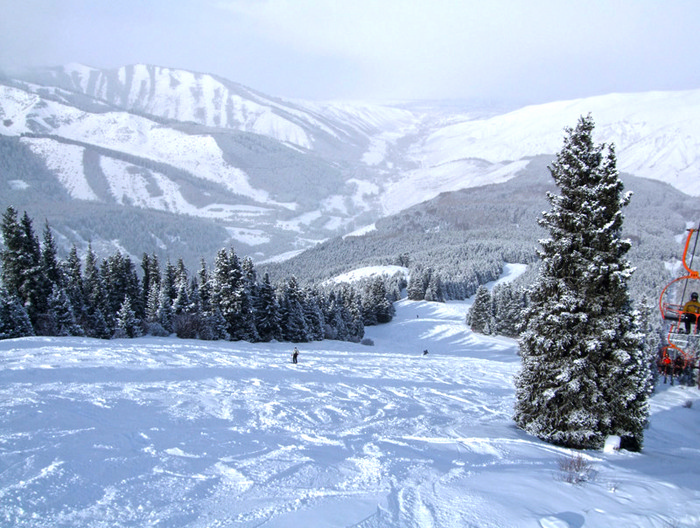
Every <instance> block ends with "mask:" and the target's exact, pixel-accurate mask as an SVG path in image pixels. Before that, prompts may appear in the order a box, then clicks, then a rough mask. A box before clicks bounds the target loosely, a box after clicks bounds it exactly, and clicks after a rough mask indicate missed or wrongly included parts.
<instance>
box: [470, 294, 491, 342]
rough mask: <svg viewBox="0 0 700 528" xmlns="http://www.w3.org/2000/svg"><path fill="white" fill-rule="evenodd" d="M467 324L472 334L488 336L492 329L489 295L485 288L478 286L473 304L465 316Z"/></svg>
mask: <svg viewBox="0 0 700 528" xmlns="http://www.w3.org/2000/svg"><path fill="white" fill-rule="evenodd" d="M467 324H468V325H469V328H470V329H471V331H472V332H477V333H479V334H486V335H489V334H491V332H492V328H493V317H492V313H491V293H490V292H489V290H488V288H486V286H479V288H478V289H477V290H476V296H475V297H474V304H472V307H471V308H470V309H469V313H468V314H467Z"/></svg>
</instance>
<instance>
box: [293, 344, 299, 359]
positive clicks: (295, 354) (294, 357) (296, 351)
mask: <svg viewBox="0 0 700 528" xmlns="http://www.w3.org/2000/svg"><path fill="white" fill-rule="evenodd" d="M297 357H299V349H298V348H297V347H294V352H292V363H296V362H297Z"/></svg>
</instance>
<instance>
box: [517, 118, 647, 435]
mask: <svg viewBox="0 0 700 528" xmlns="http://www.w3.org/2000/svg"><path fill="white" fill-rule="evenodd" d="M593 128H594V123H593V119H592V118H591V117H590V115H589V116H587V117H585V118H584V117H582V118H580V120H579V122H578V125H577V126H576V128H575V129H567V136H566V137H565V140H564V147H563V148H562V150H561V151H560V152H559V154H558V155H557V158H556V160H555V162H554V163H553V164H552V166H551V167H550V172H551V174H552V177H553V178H554V181H555V183H556V184H557V186H558V187H559V189H560V191H561V195H554V194H548V198H549V201H550V203H551V206H552V209H551V210H550V211H549V212H545V213H544V214H543V217H542V219H541V220H540V224H541V225H542V226H543V227H545V228H547V229H548V230H549V238H548V239H545V240H543V241H541V244H542V249H541V251H540V258H541V260H542V266H541V269H540V275H539V278H538V280H537V282H536V284H535V285H534V286H533V288H532V290H531V292H530V294H531V296H530V304H529V306H528V308H527V310H526V312H525V318H524V332H523V333H522V335H521V338H520V356H521V358H522V368H521V371H520V372H519V374H518V375H517V376H516V404H515V415H514V418H515V422H516V424H517V425H518V426H519V427H521V428H522V429H524V430H525V431H527V432H529V433H531V434H533V435H536V436H538V437H539V438H541V439H543V440H545V441H548V442H551V443H554V444H558V445H563V446H567V447H573V448H601V447H602V446H603V443H604V441H605V438H606V437H607V436H609V435H618V436H621V437H622V438H623V447H627V448H629V449H640V448H641V445H642V440H643V428H644V424H645V423H646V419H647V416H648V383H647V380H648V377H649V375H650V372H649V369H648V366H647V365H645V361H644V358H643V345H642V341H641V334H640V333H639V324H638V321H637V320H636V318H635V316H634V313H633V310H632V307H631V302H630V300H629V296H628V289H627V281H628V279H629V277H630V276H631V274H632V271H633V270H632V268H631V267H630V265H629V263H628V262H627V261H626V259H625V258H624V255H625V254H626V253H627V251H628V249H629V242H628V241H626V240H622V239H621V238H620V235H621V230H622V222H623V216H622V212H621V209H622V207H623V206H625V205H626V204H627V203H628V201H629V195H628V194H623V185H622V182H621V181H620V180H619V177H618V173H617V169H616V160H615V153H614V149H613V148H612V147H609V148H608V149H607V154H606V155H604V152H603V151H604V150H605V145H594V143H593V139H592V132H593Z"/></svg>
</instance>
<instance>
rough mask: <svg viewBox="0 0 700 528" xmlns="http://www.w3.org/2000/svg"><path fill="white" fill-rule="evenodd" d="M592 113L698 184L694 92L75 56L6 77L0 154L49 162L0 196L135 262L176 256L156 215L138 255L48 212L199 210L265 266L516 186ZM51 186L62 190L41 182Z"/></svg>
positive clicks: (636, 166)
mask: <svg viewBox="0 0 700 528" xmlns="http://www.w3.org/2000/svg"><path fill="white" fill-rule="evenodd" d="M591 109H592V110H591ZM586 110H588V111H592V113H593V117H594V119H595V120H596V124H597V132H596V134H597V137H598V138H599V140H600V141H605V142H609V141H613V142H615V145H616V148H617V155H618V167H619V168H620V170H621V171H624V172H629V173H632V174H635V175H638V176H645V177H648V178H652V179H657V180H661V181H666V182H668V183H669V184H671V185H673V186H674V187H676V188H678V189H680V190H682V191H684V192H686V193H688V194H691V195H698V194H700V182H696V181H695V180H696V178H694V175H695V174H697V170H698V169H700V157H699V156H698V155H697V154H696V152H697V151H698V147H700V144H699V142H700V140H698V139H697V138H698V137H700V134H697V132H698V131H699V130H700V90H690V91H684V92H649V93H645V94H610V95H608V96H599V97H596V98H590V99H579V100H574V101H560V102H555V103H549V104H545V105H536V106H528V107H524V108H520V109H515V110H510V111H507V112H505V113H496V114H495V115H493V114H492V113H489V112H487V111H484V110H483V108H482V109H479V111H471V109H470V108H468V107H465V108H464V110H463V111H459V109H455V108H454V107H449V108H445V107H440V106H439V105H438V106H436V107H434V108H433V109H432V110H431V106H430V105H409V104H405V103H395V104H393V106H392V105H376V104H368V103H362V102H354V103H351V102H311V101H288V100H285V99H282V98H276V97H272V96H267V95H265V94H262V93H260V92H257V91H255V90H253V89H250V88H247V87H244V86H243V85H240V84H237V83H235V82H233V81H229V80H227V79H223V78H220V77H217V76H213V75H209V74H204V73H194V72H187V71H184V70H177V69H173V68H165V67H159V66H147V65H132V66H125V67H121V68H117V69H113V70H98V69H95V68H90V67H87V66H82V65H77V64H72V65H67V66H64V67H58V68H46V69H35V70H33V71H32V72H31V73H28V74H24V75H17V76H15V77H12V78H10V77H8V76H7V75H6V76H4V77H2V78H1V79H0V139H2V138H4V139H3V141H4V142H5V151H6V152H7V153H8V156H9V157H10V158H12V157H13V156H15V157H17V159H18V160H23V161H22V163H25V164H29V165H32V166H34V165H35V164H37V163H38V164H43V165H44V169H43V170H41V171H38V172H39V173H40V174H41V181H34V180H31V182H30V179H27V177H26V175H23V174H22V170H21V163H19V161H17V162H15V161H13V160H12V159H9V160H5V161H3V162H0V165H1V166H0V168H2V169H3V170H2V171H1V172H0V187H1V188H2V189H3V190H4V191H5V192H3V193H2V195H3V197H4V198H2V199H0V202H1V203H0V206H2V207H6V206H7V205H10V204H12V205H14V206H15V207H17V208H19V209H22V208H26V209H28V210H29V211H30V213H32V214H33V215H34V216H35V217H39V218H43V217H46V218H47V219H49V221H50V222H51V224H52V226H53V227H54V228H55V229H56V230H57V231H59V232H60V234H61V236H62V237H63V238H65V241H66V243H76V244H77V245H78V246H79V247H84V246H85V245H86V244H87V242H88V241H93V242H97V241H100V242H101V243H104V245H105V247H108V246H109V245H110V244H111V245H112V246H113V247H121V248H129V249H128V251H129V252H131V253H133V252H134V251H137V254H136V256H138V255H140V254H141V253H142V252H143V251H146V252H149V253H150V252H151V251H154V252H156V253H160V254H161V256H168V255H167V253H168V252H167V248H166V249H164V248H163V247H162V246H164V245H166V246H167V244H164V243H163V240H166V239H167V237H165V236H164V233H162V232H150V229H151V227H150V226H149V225H148V222H147V221H146V224H144V225H141V226H137V229H142V230H143V231H144V236H141V237H139V238H140V239H141V240H142V241H144V240H148V239H150V240H151V241H150V242H146V243H145V244H144V247H143V248H140V249H139V250H136V249H135V247H134V244H133V243H130V241H128V240H116V241H114V240H112V241H110V239H107V238H105V237H104V236H103V234H101V233H100V232H99V231H97V230H93V229H91V228H89V226H87V227H86V228H82V229H80V228H79V229H75V226H73V227H69V226H68V225H66V224H63V223H62V222H63V219H62V218H63V217H62V218H61V219H59V218H58V217H57V216H56V215H53V214H52V210H53V209H54V208H55V207H56V205H55V202H56V200H58V199H61V200H69V201H71V202H72V203H74V205H75V208H76V211H77V212H79V214H82V215H83V216H85V215H86V213H85V211H88V210H90V211H91V214H100V208H101V207H106V206H107V205H109V207H121V208H123V209H124V210H125V211H126V212H127V215H126V216H131V217H136V216H138V217H139V218H147V217H148V215H149V214H150V212H153V213H155V212H159V214H166V215H171V216H172V218H173V226H174V228H175V230H177V225H178V223H179V222H180V221H184V219H186V218H188V219H192V220H194V219H199V220H197V221H198V222H201V225H202V226H203V227H202V228H203V229H204V231H203V232H202V233H201V235H200V236H199V238H200V240H198V241H197V244H196V245H197V246H198V247H202V245H204V247H216V246H218V247H223V246H225V245H235V246H236V247H237V248H238V250H239V252H242V253H246V254H249V255H250V256H251V257H252V258H254V259H256V260H264V259H268V258H271V257H274V256H275V255H279V254H282V253H286V252H291V251H300V250H303V249H305V248H309V247H313V246H314V245H316V244H318V243H319V242H322V241H324V240H328V239H331V238H333V237H336V236H341V235H346V234H348V233H350V232H353V231H354V230H356V229H360V228H362V227H363V226H368V225H372V224H373V223H374V222H375V221H377V220H379V219H381V218H383V217H387V216H389V215H392V214H396V213H399V212H401V211H403V210H406V209H408V208H409V207H411V206H414V205H417V204H419V203H421V202H426V201H429V200H432V199H434V198H436V197H437V196H439V195H440V194H441V193H445V192H453V191H459V190H461V189H465V188H473V187H476V186H481V185H485V184H491V183H499V182H506V181H509V180H510V179H512V178H514V177H515V176H516V175H517V174H519V173H521V172H522V171H523V170H525V169H526V168H527V166H528V164H529V163H530V160H532V159H533V157H536V156H539V155H543V154H544V155H551V154H554V153H555V152H557V151H558V150H559V148H560V147H561V141H562V138H563V133H564V132H563V129H564V127H566V126H573V125H575V121H576V119H577V117H578V116H579V115H582V114H584V113H588V111H586ZM11 138H15V140H16V142H13V141H10V139H11ZM20 146H21V147H22V149H23V150H22V152H20V151H19V149H20ZM28 157H33V158H34V161H33V162H31V163H30V162H29V161H28ZM49 180H50V181H49ZM56 184H58V185H59V186H60V187H61V188H62V189H63V191H62V192H61V193H56V192H55V191H52V192H50V193H47V192H43V191H42V189H43V188H47V189H48V188H54V187H55V186H56ZM137 210H138V211H137ZM105 211H106V209H105ZM128 211H132V213H133V214H132V213H128ZM136 213H138V214H136ZM83 222H85V220H84V221H83ZM87 223H89V220H87ZM206 225H210V226H211V229H206V228H205V227H204V226H206ZM127 227H128V229H127ZM124 228H125V231H126V230H129V231H133V230H134V228H133V227H131V226H124ZM222 233H226V235H225V236H224V237H222V235H221V234H222ZM205 239H206V240H205ZM192 242H194V241H192ZM203 243H204V244H203ZM183 245H184V246H185V247H186V246H187V241H184V243H183ZM193 245H194V244H193ZM169 256H172V257H177V256H179V255H169ZM183 256H184V257H185V260H186V261H188V262H193V261H198V260H199V258H200V257H203V256H204V257H209V258H211V255H192V254H187V255H183Z"/></svg>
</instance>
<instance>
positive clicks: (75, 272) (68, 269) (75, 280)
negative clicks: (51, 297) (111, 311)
mask: <svg viewBox="0 0 700 528" xmlns="http://www.w3.org/2000/svg"><path fill="white" fill-rule="evenodd" d="M62 266H63V276H64V278H65V282H66V287H65V290H66V295H68V299H69V300H70V303H71V306H72V307H73V313H74V315H75V320H76V322H77V323H78V324H79V325H80V326H81V327H82V328H83V331H84V330H85V327H86V325H87V306H86V302H85V294H84V291H85V290H84V286H83V273H82V265H81V262H80V257H78V250H77V249H76V247H75V246H73V247H72V248H71V250H70V253H69V254H68V258H67V259H66V261H65V262H64V263H63V264H62Z"/></svg>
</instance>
